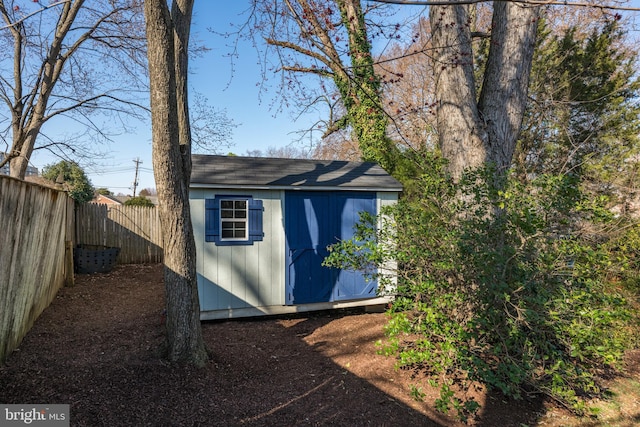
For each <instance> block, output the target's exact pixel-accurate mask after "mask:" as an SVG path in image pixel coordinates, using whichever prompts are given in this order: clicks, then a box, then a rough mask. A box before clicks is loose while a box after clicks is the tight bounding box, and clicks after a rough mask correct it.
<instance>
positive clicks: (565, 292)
mask: <svg viewBox="0 0 640 427" xmlns="http://www.w3.org/2000/svg"><path fill="white" fill-rule="evenodd" d="M422 169H423V170H424V171H428V172H425V173H424V174H423V175H422V176H421V177H420V178H419V179H417V180H415V181H413V182H412V183H411V186H410V188H411V191H410V194H407V195H406V197H404V198H403V200H401V201H400V202H399V203H398V204H397V205H396V206H394V207H391V208H389V209H388V210H387V211H385V212H384V214H383V216H382V217H381V218H370V217H363V221H362V222H361V224H360V226H359V227H358V230H357V231H358V232H357V233H356V237H355V239H356V240H357V241H358V242H360V243H358V244H353V242H341V243H339V244H337V245H335V246H334V247H333V248H332V251H331V254H330V256H329V258H328V259H327V260H326V263H327V264H328V265H333V266H338V267H342V268H345V267H348V268H355V269H363V268H364V267H365V266H367V265H368V264H371V263H374V264H376V265H378V266H387V267H388V266H389V265H392V264H391V263H394V262H395V263H396V265H397V272H398V274H397V287H396V290H395V296H396V298H395V301H394V303H393V306H392V308H391V310H390V314H391V317H390V321H389V323H388V325H387V326H386V333H387V335H388V338H389V339H388V344H387V345H386V346H385V348H384V349H383V351H384V352H385V353H386V354H390V355H395V356H396V357H397V358H398V366H400V367H401V368H405V369H413V370H415V371H416V372H419V373H422V374H425V375H426V376H427V377H428V378H429V379H430V382H431V383H432V384H434V385H438V386H439V387H440V390H441V396H440V398H439V399H438V401H437V408H438V409H439V410H442V411H447V410H449V409H451V408H453V409H455V410H456V411H457V413H458V415H459V417H460V418H463V419H466V418H467V417H468V416H470V415H471V414H473V412H475V410H476V409H477V408H478V404H477V403H476V402H474V401H467V400H465V398H464V397H463V396H462V394H461V393H456V390H457V391H465V390H467V389H468V388H469V387H470V386H471V385H472V383H474V382H479V383H482V384H484V385H486V386H488V387H490V388H491V389H494V390H500V391H501V392H502V393H504V395H505V396H508V397H511V398H515V399H520V398H523V397H524V396H527V395H529V394H544V395H546V396H549V397H551V398H553V399H554V400H555V401H558V402H561V403H562V404H564V405H565V406H566V407H568V408H571V409H572V410H574V411H575V412H577V413H582V412H584V411H585V410H586V409H587V406H586V401H587V399H588V398H589V397H592V396H597V395H599V394H600V393H601V386H600V384H599V382H598V375H597V374H598V373H599V372H602V370H606V369H615V368H616V367H617V366H618V363H619V362H620V360H621V357H622V356H623V352H624V350H625V348H626V347H627V346H628V345H629V343H630V335H631V334H630V332H629V331H630V330H631V329H630V328H629V327H628V326H629V325H630V322H631V321H632V318H631V315H630V310H629V309H628V306H627V303H626V300H625V298H624V296H623V294H624V292H623V289H622V288H620V287H619V286H616V285H617V284H619V283H620V281H621V280H626V281H629V280H631V279H630V278H631V277H639V276H640V274H639V273H640V271H639V269H638V260H637V255H635V254H637V253H639V252H638V251H639V250H640V244H639V243H640V239H638V238H637V234H636V238H635V240H629V239H626V238H625V239H622V236H616V238H611V236H610V235H607V234H600V235H597V236H596V235H594V234H593V233H591V232H588V230H590V229H591V228H593V227H591V226H593V225H594V224H598V225H599V228H598V229H600V230H602V229H606V226H607V224H609V223H610V222H611V221H612V220H613V217H612V216H610V215H605V214H604V213H603V212H604V210H602V209H600V208H599V206H598V205H597V203H594V202H593V201H592V200H587V199H586V198H584V197H582V194H581V193H580V191H579V190H578V189H579V185H578V184H579V183H578V182H577V179H576V178H575V177H572V176H568V175H563V176H547V175H542V176H539V177H537V178H535V179H534V180H532V181H531V182H528V183H520V182H517V181H516V180H514V179H511V178H507V179H506V180H505V182H504V183H499V185H497V188H496V187H494V186H492V185H488V184H487V183H488V182H494V181H493V178H492V179H487V178H488V177H494V174H493V171H491V170H482V171H477V172H476V173H472V174H469V175H468V176H467V177H466V178H465V179H463V180H462V182H461V183H459V184H457V185H454V184H453V183H452V182H451V181H450V180H448V179H447V177H446V175H445V174H444V168H443V165H442V163H441V162H440V161H439V160H438V159H437V158H435V157H427V158H425V159H424V167H423V168H422ZM378 221H381V222H383V223H386V224H387V225H386V226H383V227H379V228H377V227H375V224H376V223H377V222H378ZM629 230H630V231H629V233H637V227H636V228H630V229H629ZM631 230H633V231H631ZM363 242H367V243H363ZM391 242H393V243H391ZM621 242H625V244H626V245H627V246H625V245H622V243H621ZM368 270H369V271H371V269H370V268H368ZM374 276H376V277H375V278H378V279H380V280H381V281H382V283H385V282H384V281H385V280H388V279H387V278H385V277H381V276H378V275H376V274H374ZM614 276H615V277H618V278H619V279H616V280H613V281H612V278H613V277H614ZM383 287H384V286H383Z"/></svg>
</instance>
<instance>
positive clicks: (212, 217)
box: [204, 197, 220, 242]
mask: <svg viewBox="0 0 640 427" xmlns="http://www.w3.org/2000/svg"><path fill="white" fill-rule="evenodd" d="M204 203H205V205H204V207H205V219H204V229H205V231H204V233H205V237H204V240H205V242H217V241H218V239H219V238H220V200H219V199H218V197H216V198H215V199H206V200H205V202H204Z"/></svg>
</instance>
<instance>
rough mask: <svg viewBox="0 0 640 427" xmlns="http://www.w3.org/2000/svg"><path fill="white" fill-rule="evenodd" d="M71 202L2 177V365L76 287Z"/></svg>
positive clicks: (56, 193) (59, 193)
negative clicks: (59, 296) (59, 297)
mask: <svg viewBox="0 0 640 427" xmlns="http://www.w3.org/2000/svg"><path fill="white" fill-rule="evenodd" d="M73 213H74V206H73V200H72V199H71V198H69V197H68V196H67V195H66V194H65V193H64V192H62V191H58V190H55V189H52V188H48V187H42V186H40V185H37V184H33V183H30V182H26V181H21V180H19V179H15V178H10V177H8V176H0V364H2V362H3V361H4V359H5V357H6V356H7V355H8V354H9V353H11V352H12V351H13V350H14V349H15V348H17V347H18V345H20V342H21V341H22V338H23V337H24V335H25V334H26V333H27V332H28V331H29V329H31V326H33V323H34V322H35V320H36V319H37V317H38V316H39V315H40V313H42V311H43V310H44V309H45V308H46V307H47V306H48V305H49V304H50V303H51V301H53V299H54V298H55V296H56V293H57V292H58V289H60V288H61V287H62V286H63V285H64V284H65V283H66V282H68V283H72V282H73V253H72V249H73V220H74V214H73Z"/></svg>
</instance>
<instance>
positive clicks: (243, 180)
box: [191, 155, 402, 191]
mask: <svg viewBox="0 0 640 427" xmlns="http://www.w3.org/2000/svg"><path fill="white" fill-rule="evenodd" d="M192 158H193V169H192V171H191V186H192V187H225V188H274V189H276V188H277V189H287V188H309V189H317V190H320V189H342V190H369V191H374V190H375V191H401V190H402V185H401V184H400V182H398V181H397V180H396V179H395V178H393V177H392V176H391V175H389V174H388V173H387V172H385V171H384V169H382V168H381V167H380V166H379V165H377V164H375V163H368V162H346V161H337V160H303V159H275V158H265V157H239V156H210V155H193V156H192Z"/></svg>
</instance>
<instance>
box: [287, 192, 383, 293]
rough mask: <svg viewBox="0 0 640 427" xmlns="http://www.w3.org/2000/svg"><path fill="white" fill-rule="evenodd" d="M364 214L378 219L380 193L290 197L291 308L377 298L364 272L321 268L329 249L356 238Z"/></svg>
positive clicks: (304, 194)
mask: <svg viewBox="0 0 640 427" xmlns="http://www.w3.org/2000/svg"><path fill="white" fill-rule="evenodd" d="M361 211H366V212H369V213H371V214H373V215H375V214H376V195H375V193H360V192H339V193H327V192H312V191H289V192H287V193H286V195H285V232H286V236H287V239H286V241H287V243H286V245H287V247H286V251H287V270H286V293H287V294H286V303H287V304H288V305H293V304H307V303H315V302H328V301H340V300H351V299H362V298H371V297H375V295H376V288H377V283H375V282H367V281H365V279H364V277H363V275H362V273H360V272H354V271H345V270H340V269H336V268H329V267H324V266H322V261H323V260H324V258H325V257H326V256H327V255H328V251H327V246H329V245H331V244H333V243H336V242H337V241H338V240H346V239H350V238H351V237H353V233H354V225H355V224H356V223H357V222H358V220H359V212H361Z"/></svg>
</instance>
